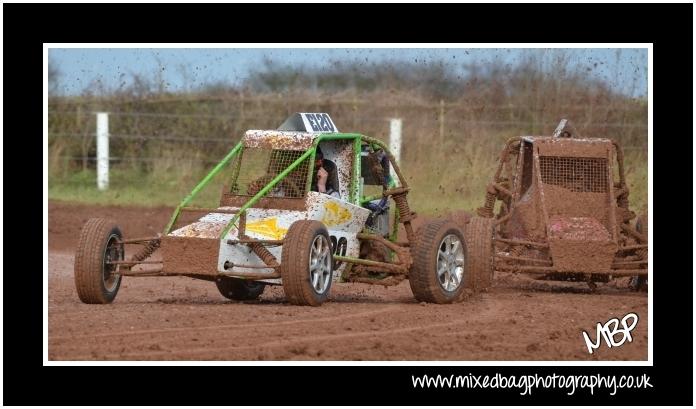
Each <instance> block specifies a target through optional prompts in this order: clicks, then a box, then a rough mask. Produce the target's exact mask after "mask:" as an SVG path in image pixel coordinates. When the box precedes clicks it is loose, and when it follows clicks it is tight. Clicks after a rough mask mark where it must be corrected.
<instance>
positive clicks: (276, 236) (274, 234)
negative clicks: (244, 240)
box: [246, 217, 288, 240]
mask: <svg viewBox="0 0 696 409" xmlns="http://www.w3.org/2000/svg"><path fill="white" fill-rule="evenodd" d="M246 230H247V231H251V232H254V233H257V234H260V235H262V236H265V237H269V238H272V239H273V240H280V239H282V238H283V237H285V234H287V232H288V229H285V228H282V227H280V226H278V219H277V218H275V217H272V218H270V219H261V220H254V221H250V222H247V224H246Z"/></svg>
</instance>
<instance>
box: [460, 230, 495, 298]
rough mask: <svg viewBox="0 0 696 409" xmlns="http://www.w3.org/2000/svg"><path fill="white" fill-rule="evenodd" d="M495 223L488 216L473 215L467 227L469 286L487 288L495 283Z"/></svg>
mask: <svg viewBox="0 0 696 409" xmlns="http://www.w3.org/2000/svg"><path fill="white" fill-rule="evenodd" d="M493 223H494V219H489V218H487V217H472V218H471V220H470V221H469V225H468V226H467V228H466V233H465V234H466V247H467V250H468V251H469V257H467V259H466V261H467V264H466V271H467V273H468V274H467V278H468V280H467V281H466V282H465V285H466V287H467V288H472V289H474V291H481V290H486V289H488V288H489V287H491V286H492V285H493V269H494V268H493V267H494V265H493V263H494V261H493V256H494V253H493V251H494V250H493Z"/></svg>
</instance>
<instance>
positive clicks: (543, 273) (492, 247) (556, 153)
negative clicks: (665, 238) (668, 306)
mask: <svg viewBox="0 0 696 409" xmlns="http://www.w3.org/2000/svg"><path fill="white" fill-rule="evenodd" d="M628 193H629V192H628V187H627V186H626V180H625V177H624V166H623V152H622V150H621V147H620V146H619V144H618V143H617V142H615V141H613V140H610V139H599V138H582V137H580V135H579V134H578V133H577V131H576V130H575V129H574V128H573V127H572V125H570V123H568V122H567V121H566V120H563V121H561V123H560V124H559V126H558V128H557V129H556V131H555V132H554V134H553V136H546V137H532V136H521V137H516V138H512V139H510V140H508V141H507V143H506V144H505V147H504V148H503V150H502V153H501V155H500V163H499V165H498V168H497V170H496V172H495V176H494V177H493V181H492V182H491V183H490V184H489V185H488V187H487V192H486V196H485V204H484V206H483V207H481V208H479V209H478V210H477V213H478V217H473V218H472V219H471V221H470V222H469V225H468V227H467V233H466V235H467V248H468V251H469V260H468V263H469V267H468V270H467V271H468V273H469V274H471V275H474V276H480V277H486V278H487V280H486V283H487V284H490V282H491V281H492V280H493V274H494V271H501V272H509V273H526V274H530V275H534V276H535V277H536V278H540V279H550V280H563V281H586V282H587V283H588V285H589V286H590V288H591V289H592V290H593V291H594V290H595V289H596V283H597V282H608V281H609V280H611V279H612V277H626V276H629V277H631V280H630V283H631V284H630V285H632V286H633V287H634V288H635V289H643V290H645V289H646V288H647V276H648V264H647V263H648V231H647V220H648V219H647V215H646V214H644V215H641V216H639V217H638V218H637V220H636V222H635V223H634V222H633V220H634V219H636V215H635V213H634V212H632V211H631V210H630V209H629V203H628Z"/></svg>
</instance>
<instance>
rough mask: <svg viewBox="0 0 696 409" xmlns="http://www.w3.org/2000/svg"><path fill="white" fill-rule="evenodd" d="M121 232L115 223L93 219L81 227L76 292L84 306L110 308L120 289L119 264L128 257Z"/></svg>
mask: <svg viewBox="0 0 696 409" xmlns="http://www.w3.org/2000/svg"><path fill="white" fill-rule="evenodd" d="M121 240H122V235H121V230H120V229H119V228H118V226H117V225H116V223H115V222H114V221H112V220H106V219H100V218H94V219H89V220H87V223H85V225H84V226H83V227H82V232H81V233H80V240H79V243H78V246H77V251H76V252H75V266H74V273H75V288H76V289H77V295H78V296H79V297H80V300H81V301H82V302H83V303H85V304H109V303H111V302H112V301H113V300H114V298H116V294H117V293H118V289H119V288H120V286H121V275H120V274H119V273H118V269H119V266H118V264H111V262H114V261H122V260H123V258H124V255H125V251H124V247H123V244H122V243H120V242H121Z"/></svg>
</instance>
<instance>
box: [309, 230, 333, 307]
mask: <svg viewBox="0 0 696 409" xmlns="http://www.w3.org/2000/svg"><path fill="white" fill-rule="evenodd" d="M309 282H310V284H311V285H312V288H313V289H314V291H315V292H316V293H317V294H324V293H325V292H326V290H327V289H328V288H329V283H330V282H331V245H330V244H329V240H327V239H326V237H325V236H324V235H322V234H320V235H318V236H317V237H315V238H314V241H313V242H312V247H311V249H310V252H309Z"/></svg>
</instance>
